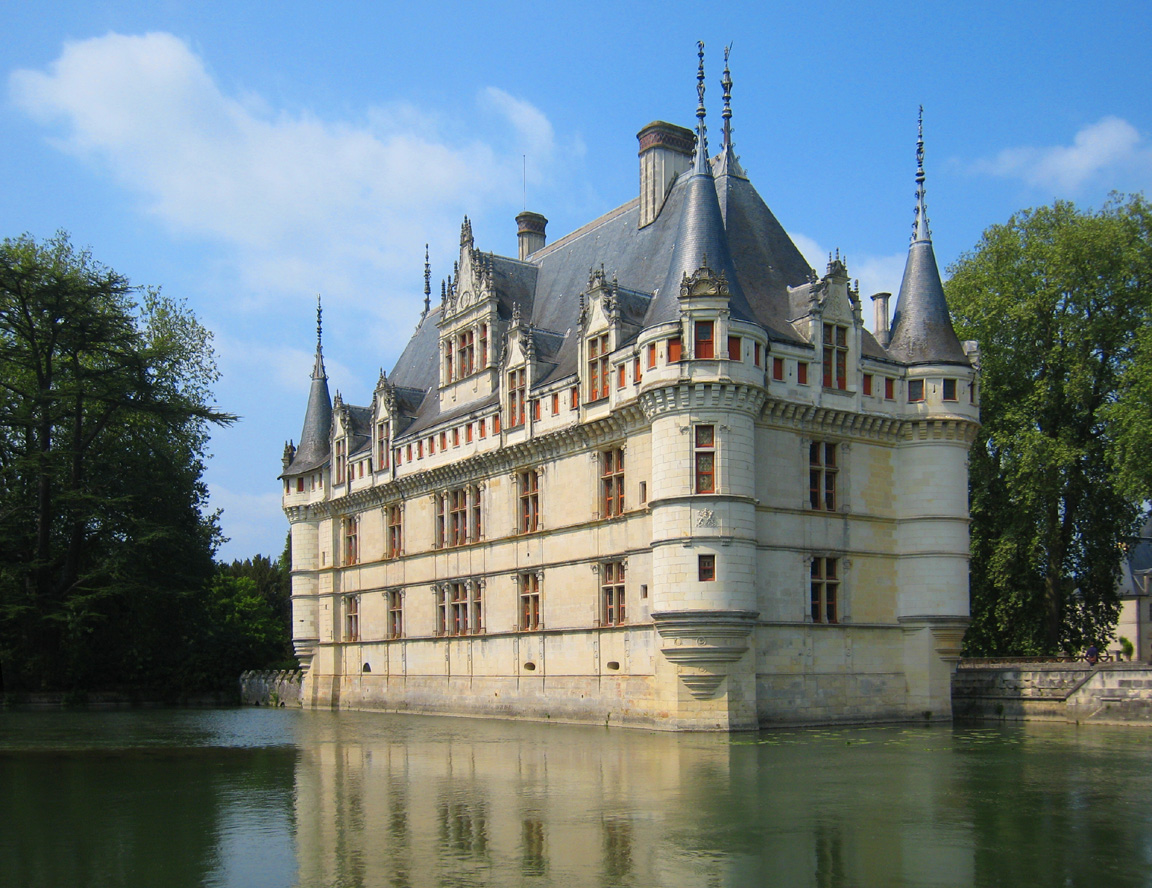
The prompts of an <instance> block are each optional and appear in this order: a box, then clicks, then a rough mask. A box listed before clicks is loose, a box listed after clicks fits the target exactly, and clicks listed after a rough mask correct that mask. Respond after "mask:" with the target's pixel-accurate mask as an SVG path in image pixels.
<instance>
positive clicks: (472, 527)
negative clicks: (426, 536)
mask: <svg viewBox="0 0 1152 888" xmlns="http://www.w3.org/2000/svg"><path fill="white" fill-rule="evenodd" d="M480 514H481V501H480V488H479V487H478V486H474V485H472V486H467V487H457V488H455V489H454V490H448V491H445V492H444V493H440V494H437V495H436V546H437V548H440V547H443V546H448V547H454V546H463V545H466V544H468V543H475V542H479V540H480V532H481V526H480Z"/></svg>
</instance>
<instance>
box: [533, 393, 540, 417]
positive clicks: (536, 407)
mask: <svg viewBox="0 0 1152 888" xmlns="http://www.w3.org/2000/svg"><path fill="white" fill-rule="evenodd" d="M532 421H533V422H539V421H540V399H539V398H533V399H532Z"/></svg>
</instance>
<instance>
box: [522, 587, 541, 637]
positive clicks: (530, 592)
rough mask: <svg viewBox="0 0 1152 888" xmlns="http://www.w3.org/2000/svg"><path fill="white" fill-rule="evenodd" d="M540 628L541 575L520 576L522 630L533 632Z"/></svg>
mask: <svg viewBox="0 0 1152 888" xmlns="http://www.w3.org/2000/svg"><path fill="white" fill-rule="evenodd" d="M540 626H541V623H540V575H539V574H534V573H524V574H520V628H521V629H523V630H528V631H531V630H533V629H539V628H540Z"/></svg>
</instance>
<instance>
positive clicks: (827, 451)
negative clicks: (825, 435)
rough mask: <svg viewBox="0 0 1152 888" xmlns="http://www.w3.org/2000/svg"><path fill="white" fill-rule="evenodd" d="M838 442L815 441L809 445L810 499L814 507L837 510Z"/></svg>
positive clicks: (827, 510)
mask: <svg viewBox="0 0 1152 888" xmlns="http://www.w3.org/2000/svg"><path fill="white" fill-rule="evenodd" d="M836 447H837V445H836V444H833V443H832V442H831V441H813V442H812V443H811V444H809V445H808V501H809V503H810V504H811V506H812V508H813V509H820V510H821V511H824V512H835V511H836V476H837V475H838V474H839V471H840V469H839V466H838V465H837V463H836Z"/></svg>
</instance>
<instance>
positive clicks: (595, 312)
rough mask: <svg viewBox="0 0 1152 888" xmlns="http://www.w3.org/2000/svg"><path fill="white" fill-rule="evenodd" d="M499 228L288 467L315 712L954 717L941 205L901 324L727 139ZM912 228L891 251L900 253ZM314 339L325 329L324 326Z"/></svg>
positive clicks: (962, 573)
mask: <svg viewBox="0 0 1152 888" xmlns="http://www.w3.org/2000/svg"><path fill="white" fill-rule="evenodd" d="M697 80H698V84H697V91H698V95H699V106H698V108H697V111H696V117H697V124H696V128H695V132H693V131H692V130H688V129H685V128H683V127H680V126H674V125H672V124H669V123H664V122H656V123H651V124H649V125H648V126H646V127H644V128H643V129H642V130H641V131H640V133H639V135H638V138H639V160H640V176H639V183H640V189H639V195H638V197H636V198H635V199H633V200H631V201H630V202H628V203H626V204H624V205H623V206H621V207H618V208H617V209H614V210H612V211H610V212H608V213H606V214H605V215H603V216H601V217H600V218H598V219H595V220H593V221H592V222H590V223H588V224H587V225H585V226H584V227H583V228H580V229H578V230H577V231H574V232H572V233H571V234H568V235H566V236H564V237H562V238H561V239H559V240H556V241H554V242H552V243H548V242H547V239H546V224H547V220H546V219H545V218H544V217H543V216H541V215H539V214H536V213H529V212H525V213H521V214H520V215H519V216H518V217H517V220H516V221H517V223H518V226H519V229H518V230H519V255H518V256H515V257H505V256H496V255H493V254H492V253H487V252H484V251H483V250H482V249H481V248H479V247H477V246H476V241H475V238H474V233H473V231H472V227H471V224H470V222H469V220H468V219H467V218H465V219H464V223H463V226H462V229H461V234H460V254H459V259H458V264H457V267H456V268H454V273H453V275H452V277H451V278H450V279H449V280H447V281H446V282H445V283H444V284H443V285H442V287H441V298H440V304H439V306H436V307H433V306H432V305H431V304H430V301H431V300H430V291H431V287H430V272H429V270H428V261H427V256H426V257H425V286H424V292H425V298H424V306H425V308H424V313H423V315H422V316H421V318H420V322H419V325H418V327H417V328H416V331H415V333H414V334H413V336H412V339H411V341H410V342H409V343H408V345H407V347H406V348H405V349H404V352H403V354H401V356H400V358H399V360H398V361H397V362H396V366H395V367H394V368H393V369H392V371H391V372H390V373H388V374H381V376H380V380H379V383H378V384H377V386H376V390H375V392H373V394H372V399H371V402H370V404H369V405H368V406H353V405H352V404H348V403H345V402H344V401H343V399H342V398H341V396H340V395H339V394H337V395H336V398H335V400H334V401H333V400H331V398H330V396H329V389H328V381H327V376H326V373H325V369H324V362H323V357H322V354H321V350H320V343H319V341H318V342H317V351H316V362H315V366H314V369H313V372H312V388H311V393H310V395H309V399H308V405H307V412H306V414H305V420H304V428H303V432H302V433H301V436H300V442H299V445H298V446H294V445H292V444H288V445H287V446H286V448H285V452H284V466H283V474H282V476H281V478H282V481H283V502H284V511H285V513H286V514H287V516H288V520H289V522H290V524H291V539H292V543H291V545H292V602H293V624H294V638H295V645H296V651H297V653H298V655H299V657H300V660H301V663H302V665H303V667H304V668H305V670H306V676H305V679H304V699H305V705H306V706H313V707H347V708H355V709H379V710H388V711H412V712H430V713H446V714H467V715H484V716H498V717H509V718H529V719H541V720H543V719H553V720H561V721H575V722H588V723H600V724H611V725H616V724H620V725H637V726H646V727H654V728H663V729H670V730H721V731H725V730H744V729H754V728H757V727H764V726H771V725H781V724H800V723H817V722H836V721H866V720H899V719H911V718H923V717H925V716H931V717H940V718H949V717H950V716H951V702H950V680H951V674H952V671H953V669H954V667H955V663H956V660H957V659H958V657H959V653H960V642H961V638H962V636H963V633H964V629H965V626H966V625H967V622H968V469H967V454H968V448H969V446H970V444H971V442H972V439H973V436H974V433H975V431H976V429H977V426H978V421H979V408H978V403H979V399H978V397H977V387H976V386H977V364H978V361H977V352H976V347H975V345H974V344H973V343H964V344H961V343H960V341H959V340H958V339H957V337H956V334H955V332H954V331H953V328H952V324H951V321H950V319H949V314H948V307H947V304H946V302H945V298H944V290H943V287H942V285H941V281H940V274H939V271H938V268H937V265H936V259H935V256H934V253H933V249H932V239H931V234H930V232H929V228H928V219H927V216H926V213H925V198H924V193H925V192H924V168H923V138H922V136H921V137H920V138H919V140H918V142H917V171H916V183H917V206H916V213H915V219H914V229H913V230H914V233H913V236H912V242H911V245H910V247H909V252H908V260H907V266H906V268H905V272H904V278H903V282H902V284H901V287H900V293H899V295H898V298H897V302H896V305H895V311H894V313H893V316H892V318H891V324H889V320H888V298H889V294H887V293H881V294H877V295H874V296H872V297H871V300H872V302H873V311H874V313H875V315H874V316H875V323H874V325H873V326H874V331H875V332H874V333H871V332H869V331H868V330H866V329H865V327H864V324H863V321H862V316H863V311H864V307H863V304H862V300H861V296H860V292H859V285H858V284H856V285H854V284H853V283H852V282H851V280H850V277H849V273H848V269H847V267H846V264H845V262H844V261H843V260H842V259H841V258H840V257H839V255H837V256H835V257H830V259H829V262H828V266H827V269H826V270H825V273H824V274H823V275H817V274H816V273H815V272H814V271H813V270H812V269H811V268H810V267H809V265H808V263H807V262H806V261H805V260H804V258H803V257H802V256H801V254H800V252H799V251H798V250H797V249H796V247H795V246H794V245H793V243H792V242H791V240H790V239H789V238H788V235H787V234H786V233H785V231H784V228H783V227H782V226H781V225H780V223H779V222H778V221H777V220H776V218H775V216H773V214H772V212H771V210H769V208H768V207H767V206H766V205H765V203H764V201H763V200H762V199H761V198H760V196H759V194H757V192H756V190H755V189H754V188H753V186H752V183H751V182H750V181H749V178H748V176H747V175H746V173H745V171H744V169H743V168H742V167H741V165H740V163H739V160H738V158H737V156H736V154H735V152H734V147H733V144H732V138H731V127H730V120H731V102H730V97H731V86H732V80H731V77H730V76H729V73H728V69H727V66H725V71H724V77H723V80H722V81H721V83H722V86H723V100H724V111H723V135H722V139H721V144H720V149H719V152H718V153H717V154H716V155H715V156H710V153H709V151H708V142H707V137H706V128H705V108H704V69H703V51H702V50H701V61H700V70H699V73H698V75H697ZM897 236H898V235H896V234H894V235H893V240H895V239H896V237H897ZM317 332H318V340H319V325H318V330H317Z"/></svg>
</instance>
